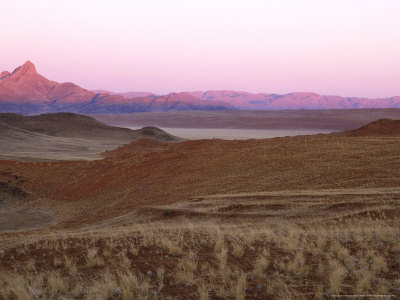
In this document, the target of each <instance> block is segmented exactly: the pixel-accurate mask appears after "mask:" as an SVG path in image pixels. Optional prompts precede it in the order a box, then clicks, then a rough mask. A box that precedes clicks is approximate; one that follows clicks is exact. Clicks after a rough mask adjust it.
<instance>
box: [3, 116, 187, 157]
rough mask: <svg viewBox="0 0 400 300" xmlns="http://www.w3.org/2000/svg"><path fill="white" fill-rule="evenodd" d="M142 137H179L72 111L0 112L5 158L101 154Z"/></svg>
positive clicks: (177, 139)
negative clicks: (118, 125)
mask: <svg viewBox="0 0 400 300" xmlns="http://www.w3.org/2000/svg"><path fill="white" fill-rule="evenodd" d="M143 138H147V139H154V140H159V141H163V142H177V141H180V140H181V139H180V138H178V137H175V136H172V135H170V134H168V133H166V132H165V131H163V130H160V129H158V128H156V127H145V128H142V129H138V130H130V129H127V128H119V127H112V126H108V125H105V124H103V123H101V122H99V121H97V120H95V119H93V118H91V117H89V116H84V115H78V114H73V113H56V114H42V115H39V116H21V115H17V114H0V157H3V158H7V159H25V160H26V159H28V160H41V159H47V160H68V159H70V160H71V159H73V160H75V159H94V158H101V156H100V155H99V154H98V153H100V152H104V151H106V150H111V149H114V148H115V147H118V146H121V145H123V144H126V143H130V142H132V141H135V140H140V139H143Z"/></svg>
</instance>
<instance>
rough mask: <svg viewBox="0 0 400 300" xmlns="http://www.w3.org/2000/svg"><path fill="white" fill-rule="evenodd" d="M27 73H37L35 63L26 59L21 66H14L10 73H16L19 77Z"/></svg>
mask: <svg viewBox="0 0 400 300" xmlns="http://www.w3.org/2000/svg"><path fill="white" fill-rule="evenodd" d="M29 74H37V72H36V67H35V65H34V64H33V63H32V62H30V61H29V60H28V61H26V62H25V63H24V64H23V65H22V66H20V67H18V68H16V69H15V70H14V71H13V72H12V74H11V75H17V77H21V76H24V75H29Z"/></svg>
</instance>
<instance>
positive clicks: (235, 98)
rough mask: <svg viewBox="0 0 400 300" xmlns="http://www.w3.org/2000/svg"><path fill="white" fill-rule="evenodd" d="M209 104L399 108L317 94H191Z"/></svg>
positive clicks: (394, 102)
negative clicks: (209, 102)
mask: <svg viewBox="0 0 400 300" xmlns="http://www.w3.org/2000/svg"><path fill="white" fill-rule="evenodd" d="M190 94H191V95H193V96H195V97H197V98H199V99H202V100H207V101H223V102H227V103H229V104H232V105H233V106H234V107H236V108H238V109H244V110H282V109H348V108H400V97H399V96H397V97H391V98H381V99H368V98H355V97H340V96H323V95H318V94H315V93H290V94H284V95H278V94H262V93H261V94H252V93H247V92H238V91H206V92H191V93H190Z"/></svg>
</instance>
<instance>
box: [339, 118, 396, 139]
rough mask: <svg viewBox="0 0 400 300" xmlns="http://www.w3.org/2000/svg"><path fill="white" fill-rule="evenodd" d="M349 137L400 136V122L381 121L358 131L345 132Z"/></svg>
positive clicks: (369, 124)
mask: <svg viewBox="0 0 400 300" xmlns="http://www.w3.org/2000/svg"><path fill="white" fill-rule="evenodd" d="M345 135H347V136H394V135H400V120H392V119H380V120H377V121H374V122H371V123H368V124H367V125H365V126H362V127H360V128H358V129H355V130H351V131H347V132H345Z"/></svg>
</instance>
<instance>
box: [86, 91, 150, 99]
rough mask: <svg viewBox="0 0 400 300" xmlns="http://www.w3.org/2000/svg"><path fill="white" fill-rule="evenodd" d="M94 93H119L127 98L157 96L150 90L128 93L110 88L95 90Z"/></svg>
mask: <svg viewBox="0 0 400 300" xmlns="http://www.w3.org/2000/svg"><path fill="white" fill-rule="evenodd" d="M92 92H93V93H96V94H110V95H118V96H122V97H124V98H125V99H131V98H138V97H148V96H155V94H153V93H149V92H126V93H116V92H112V91H108V90H93V91H92Z"/></svg>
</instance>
